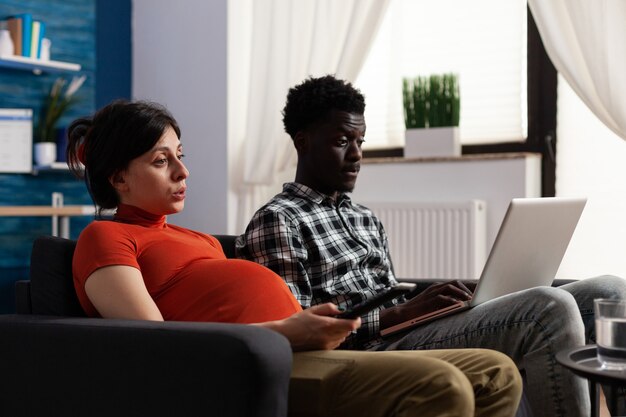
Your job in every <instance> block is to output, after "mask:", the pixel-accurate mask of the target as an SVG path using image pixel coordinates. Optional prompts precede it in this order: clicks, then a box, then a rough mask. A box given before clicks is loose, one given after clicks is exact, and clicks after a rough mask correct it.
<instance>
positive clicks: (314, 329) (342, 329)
mask: <svg viewBox="0 0 626 417" xmlns="http://www.w3.org/2000/svg"><path fill="white" fill-rule="evenodd" d="M339 313H341V311H340V310H339V309H338V308H337V306H336V305H334V304H331V303H326V304H320V305H317V306H314V307H311V308H308V309H306V310H304V311H301V312H299V313H296V314H294V315H293V316H290V317H287V318H286V319H283V320H277V321H272V322H267V323H261V324H259V325H260V326H263V327H268V328H270V329H272V330H275V331H277V332H278V333H280V334H282V335H283V336H285V337H286V338H287V339H288V340H289V342H290V343H291V348H292V349H293V350H294V351H301V350H330V349H335V348H336V347H337V346H339V345H340V344H341V343H342V342H343V341H344V340H345V339H346V337H347V336H348V335H349V334H350V333H351V332H352V331H354V330H356V329H358V328H359V326H361V319H360V318H357V319H355V320H346V319H337V318H334V317H332V316H334V315H337V314H339Z"/></svg>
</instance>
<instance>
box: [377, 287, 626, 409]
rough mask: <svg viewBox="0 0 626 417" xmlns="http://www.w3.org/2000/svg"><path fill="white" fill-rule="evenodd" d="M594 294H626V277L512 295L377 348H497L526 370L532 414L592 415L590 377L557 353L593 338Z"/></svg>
mask: <svg viewBox="0 0 626 417" xmlns="http://www.w3.org/2000/svg"><path fill="white" fill-rule="evenodd" d="M595 298H622V299H626V280H624V279H622V278H617V277H611V276H602V277H596V278H589V279H585V280H581V281H578V282H574V283H570V284H566V285H563V286H561V287H558V288H553V287H537V288H532V289H529V290H525V291H520V292H517V293H514V294H509V295H506V296H503V297H499V298H497V299H494V300H491V301H489V302H486V303H483V304H481V305H479V306H476V307H474V308H472V309H470V310H467V311H464V312H462V313H459V314H456V315H452V316H448V317H445V318H442V319H439V320H436V321H433V322H431V323H427V324H425V325H422V326H419V327H417V328H415V329H412V330H411V331H409V332H407V333H405V334H403V335H401V336H397V337H396V338H395V339H391V340H388V341H387V342H386V343H384V344H383V345H382V346H381V347H380V348H379V349H380V350H421V349H453V348H486V349H495V350H498V351H500V352H503V353H506V354H507V355H508V356H509V357H511V358H512V359H513V361H514V362H515V363H516V364H517V366H518V367H519V369H520V370H521V371H522V372H523V373H524V374H525V377H526V384H525V388H527V391H526V395H527V397H528V400H529V402H530V406H531V408H532V411H533V415H534V416H537V417H539V416H546V417H547V416H550V417H554V416H567V417H573V416H588V415H589V411H590V400H589V388H588V383H587V381H586V380H584V379H582V378H579V377H577V376H575V375H574V374H573V373H571V372H570V371H568V370H567V369H565V368H564V367H562V366H561V365H559V364H558V363H557V362H556V359H555V355H556V353H557V352H559V351H560V350H562V349H566V348H571V347H575V346H582V345H584V344H585V343H586V342H589V343H594V342H595V329H594V319H593V300H594V299H595Z"/></svg>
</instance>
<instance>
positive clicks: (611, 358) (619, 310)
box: [594, 298, 626, 369]
mask: <svg viewBox="0 0 626 417" xmlns="http://www.w3.org/2000/svg"><path fill="white" fill-rule="evenodd" d="M594 310H595V320H596V343H597V345H598V360H599V361H600V363H601V364H602V367H603V368H606V369H626V300H609V299H604V298H598V299H596V300H594Z"/></svg>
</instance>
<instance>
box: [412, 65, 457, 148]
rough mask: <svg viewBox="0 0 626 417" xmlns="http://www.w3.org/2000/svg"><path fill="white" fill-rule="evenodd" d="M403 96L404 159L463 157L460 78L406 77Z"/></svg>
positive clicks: (441, 76)
mask: <svg viewBox="0 0 626 417" xmlns="http://www.w3.org/2000/svg"><path fill="white" fill-rule="evenodd" d="M402 97H403V101H404V103H403V104H404V121H405V125H406V129H407V130H406V136H405V139H406V141H405V146H404V156H405V157H407V158H413V157H449V156H460V155H461V143H460V141H459V127H458V126H459V119H460V110H461V100H460V94H459V83H458V76H457V75H456V74H451V73H450V74H442V75H431V76H430V77H425V76H419V77H415V78H404V79H403V80H402Z"/></svg>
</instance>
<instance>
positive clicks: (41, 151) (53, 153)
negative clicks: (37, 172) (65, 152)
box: [35, 142, 57, 166]
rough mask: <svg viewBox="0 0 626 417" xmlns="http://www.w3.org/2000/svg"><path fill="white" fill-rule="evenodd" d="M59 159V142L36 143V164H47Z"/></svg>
mask: <svg viewBox="0 0 626 417" xmlns="http://www.w3.org/2000/svg"><path fill="white" fill-rule="evenodd" d="M56 159H57V144H56V143H54V142H38V143H35V165H38V166H46V165H50V164H52V163H53V162H54V161H56Z"/></svg>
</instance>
